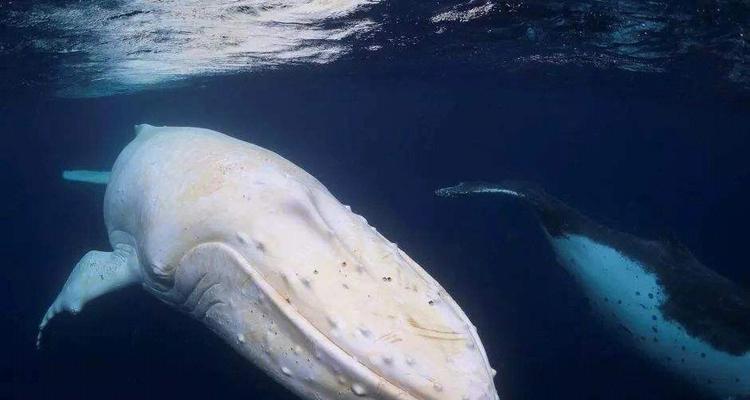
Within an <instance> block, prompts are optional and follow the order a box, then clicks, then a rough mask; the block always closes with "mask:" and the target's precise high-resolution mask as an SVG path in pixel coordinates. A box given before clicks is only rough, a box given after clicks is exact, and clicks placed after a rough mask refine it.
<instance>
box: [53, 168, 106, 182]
mask: <svg viewBox="0 0 750 400" xmlns="http://www.w3.org/2000/svg"><path fill="white" fill-rule="evenodd" d="M109 176H110V172H109V171H92V170H88V169H75V170H67V171H63V173H62V177H63V179H65V180H66V181H73V182H86V183H96V184H99V185H106V184H107V183H108V182H109Z"/></svg>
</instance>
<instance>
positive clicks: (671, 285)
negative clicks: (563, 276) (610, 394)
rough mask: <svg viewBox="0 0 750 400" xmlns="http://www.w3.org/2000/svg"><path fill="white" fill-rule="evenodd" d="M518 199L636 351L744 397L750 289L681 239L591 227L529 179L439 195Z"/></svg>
mask: <svg viewBox="0 0 750 400" xmlns="http://www.w3.org/2000/svg"><path fill="white" fill-rule="evenodd" d="M477 193H489V194H493V193H494V194H502V195H509V196H513V197H516V198H519V199H521V200H523V201H524V202H526V203H527V204H529V205H530V206H531V207H532V208H533V210H534V212H535V213H536V215H537V217H538V219H539V222H540V223H541V225H542V228H543V230H544V232H545V234H546V236H547V239H549V241H550V243H551V244H552V248H553V249H554V251H555V253H556V255H557V259H558V261H559V262H560V264H562V265H563V266H564V267H565V269H566V270H567V271H568V272H569V273H570V274H571V275H572V276H573V278H574V279H575V280H576V281H577V282H578V284H579V285H580V286H581V287H582V288H583V290H584V291H585V292H586V294H587V296H588V297H589V299H590V300H591V302H592V305H593V306H594V308H595V309H597V310H598V311H599V312H600V314H601V315H602V316H603V317H604V318H605V319H606V320H608V321H609V322H611V323H612V324H613V325H615V326H619V328H621V331H623V332H624V333H625V334H626V336H628V337H630V339H631V343H633V344H634V345H635V347H637V348H638V349H640V350H641V352H642V353H643V354H645V355H647V356H648V357H650V358H652V359H653V360H655V361H656V362H658V363H659V364H661V365H663V366H664V367H665V368H667V369H668V370H670V371H672V372H674V373H675V374H677V375H678V376H681V377H683V378H684V379H686V380H687V381H690V382H692V383H694V384H695V385H696V386H698V387H700V388H701V389H703V390H704V392H705V393H707V394H709V395H712V396H714V397H717V398H721V399H746V398H750V292H748V291H747V290H745V289H743V288H741V287H740V286H738V285H736V284H734V283H733V282H731V281H729V280H728V279H726V278H724V277H722V276H720V275H719V274H717V273H716V272H714V271H711V270H710V269H708V268H706V267H705V266H703V265H702V264H701V263H700V262H699V261H698V260H697V259H695V257H693V256H692V254H690V252H689V251H688V250H687V249H686V248H685V247H683V246H681V245H679V244H676V243H665V242H659V241H654V240H644V239H641V238H638V237H635V236H632V235H628V234H626V233H622V232H617V231H614V230H611V229H609V228H607V227H604V226H602V225H599V224H597V223H596V222H594V221H592V220H591V219H589V218H587V217H586V216H584V215H583V214H581V213H579V212H578V211H577V210H575V209H573V208H571V207H569V206H568V205H566V204H564V203H563V202H561V201H560V200H558V199H556V198H554V197H552V196H550V195H549V194H547V193H545V192H544V191H543V190H541V189H539V188H536V187H534V186H533V185H529V184H523V183H514V182H511V183H506V184H500V185H497V184H489V183H462V184H460V185H457V186H453V187H449V188H444V189H439V190H438V191H437V194H438V195H440V196H445V197H451V196H458V195H466V194H477Z"/></svg>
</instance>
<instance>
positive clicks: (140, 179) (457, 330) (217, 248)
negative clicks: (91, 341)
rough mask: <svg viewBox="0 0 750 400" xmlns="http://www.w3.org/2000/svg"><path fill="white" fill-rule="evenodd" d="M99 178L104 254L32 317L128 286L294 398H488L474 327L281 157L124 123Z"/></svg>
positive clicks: (200, 132) (490, 391)
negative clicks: (196, 326) (200, 327)
mask: <svg viewBox="0 0 750 400" xmlns="http://www.w3.org/2000/svg"><path fill="white" fill-rule="evenodd" d="M136 133H137V136H136V138H135V139H134V140H133V141H132V142H131V143H130V144H129V145H128V146H127V147H126V148H125V149H124V150H123V151H122V153H121V154H120V155H119V157H118V158H117V161H116V162H115V165H114V167H113V168H112V171H111V175H109V176H108V175H107V174H97V173H94V172H91V171H79V172H71V173H69V174H68V175H67V177H68V178H69V179H81V180H89V181H94V182H102V181H108V185H107V190H106V194H105V198H104V221H105V224H106V227H107V232H108V233H109V241H110V243H111V245H112V248H113V251H111V252H103V251H90V252H88V253H87V254H86V255H85V256H84V257H83V258H82V259H81V260H80V261H79V262H78V264H77V265H76V266H75V268H74V269H73V272H72V273H71V274H70V277H69V278H68V280H67V282H66V283H65V286H64V287H63V289H62V291H61V292H60V294H59V295H58V297H57V298H56V300H55V301H54V303H53V304H52V305H51V306H50V308H49V310H48V311H47V313H46V315H45V316H44V318H43V320H42V322H41V324H40V333H39V339H41V332H42V329H43V328H44V327H45V325H47V323H48V322H49V320H50V319H51V318H52V317H53V316H55V315H56V314H58V313H60V312H62V311H69V312H72V313H77V312H79V311H80V310H81V308H82V307H83V306H84V305H85V304H86V303H87V302H88V301H91V300H92V299H94V298H96V297H98V296H101V295H103V294H106V293H108V292H111V291H113V290H115V289H117V288H120V287H123V286H126V285H131V284H139V285H141V286H142V287H143V288H144V289H146V290H147V291H148V292H150V293H152V294H153V295H154V296H156V297H157V298H159V299H160V300H162V301H164V302H165V303H167V304H169V305H171V306H173V307H175V308H177V309H179V310H181V311H184V312H186V313H189V314H190V315H192V316H193V317H195V318H196V319H198V320H200V321H202V322H203V323H204V324H205V325H206V326H208V327H209V328H210V329H211V330H213V331H214V332H216V333H217V334H218V335H219V336H221V337H222V338H223V339H224V340H225V341H226V342H227V343H229V344H230V345H231V346H232V347H233V348H234V349H235V350H236V351H237V352H239V353H240V354H242V355H243V356H244V357H246V358H247V359H249V360H250V361H252V362H253V363H254V364H255V365H257V366H258V367H260V368H262V369H263V370H265V372H267V373H268V374H269V375H271V376H272V377H273V378H275V379H276V380H277V381H279V382H280V383H281V384H283V385H284V386H286V387H287V388H289V389H291V390H292V391H293V392H295V393H297V394H298V395H299V396H301V397H303V398H305V399H353V398H359V399H361V398H370V399H403V400H407V399H435V400H455V399H472V400H474V399H476V400H479V399H486V400H491V399H498V395H497V392H496V390H495V387H494V383H493V375H494V371H493V370H492V369H491V368H490V366H489V364H488V362H487V357H486V355H485V352H484V349H483V347H482V344H481V342H480V340H479V337H478V336H477V333H476V330H475V328H474V327H473V325H472V324H471V323H470V322H469V320H468V319H467V317H466V315H465V314H464V313H463V312H462V310H461V309H460V308H459V306H458V305H457V304H456V303H455V302H454V301H453V299H452V298H451V297H450V296H449V295H448V294H447V293H446V292H445V290H444V289H443V288H442V287H441V286H440V285H439V284H438V283H437V282H436V281H435V280H434V279H433V278H432V277H430V275H429V274H427V272H425V271H424V270H423V269H422V268H421V267H420V266H419V265H417V263H415V262H414V261H413V260H412V259H411V258H409V256H407V255H406V254H405V253H404V252H403V251H401V250H399V249H398V247H397V246H396V245H394V244H393V243H391V242H389V241H388V240H387V239H385V238H384V237H383V236H381V235H380V234H378V233H377V232H376V231H375V229H373V228H372V227H370V226H369V225H368V223H367V222H366V221H365V219H364V218H362V217H360V216H358V215H356V214H354V213H352V212H351V210H350V209H349V207H347V206H344V205H342V204H341V203H340V202H338V201H337V200H336V198H334V197H333V195H331V194H330V193H329V192H328V190H326V188H325V187H324V186H323V185H322V184H321V183H320V182H318V181H317V180H316V179H315V178H313V177H312V176H311V175H309V174H307V173H306V172H305V171H303V170H302V169H300V168H299V167H297V166H295V165H294V164H292V163H291V162H289V161H287V160H286V159H284V158H282V157H280V156H279V155H277V154H275V153H273V152H271V151H268V150H265V149H263V148H260V147H258V146H255V145H252V144H249V143H246V142H243V141H240V140H237V139H233V138H231V137H229V136H226V135H223V134H221V133H218V132H214V131H210V130H206V129H197V128H174V127H158V128H157V127H153V126H149V125H139V126H136Z"/></svg>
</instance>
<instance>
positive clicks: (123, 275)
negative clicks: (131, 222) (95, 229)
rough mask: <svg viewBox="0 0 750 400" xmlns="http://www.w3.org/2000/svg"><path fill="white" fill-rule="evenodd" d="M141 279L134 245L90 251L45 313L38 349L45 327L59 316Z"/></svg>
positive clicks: (77, 265) (78, 309)
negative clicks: (113, 249) (110, 249)
mask: <svg viewBox="0 0 750 400" xmlns="http://www.w3.org/2000/svg"><path fill="white" fill-rule="evenodd" d="M138 281H140V272H139V268H138V258H137V256H136V252H135V249H134V248H133V247H131V246H128V245H124V244H121V245H118V246H117V247H116V248H115V251H113V252H104V251H95V250H94V251H89V252H88V253H86V255H85V256H83V258H81V260H80V261H78V264H76V266H75V268H73V272H71V273H70V276H69V277H68V280H67V281H66V282H65V285H64V286H63V288H62V290H61V291H60V294H58V295H57V298H56V299H55V301H54V302H53V303H52V305H51V306H50V307H49V309H48V310H47V313H46V314H44V317H43V318H42V322H41V323H40V324H39V333H38V334H37V338H36V346H37V348H39V346H40V344H41V341H42V332H43V331H44V327H45V326H47V323H48V322H49V321H50V320H51V319H52V318H53V317H54V316H55V315H57V314H60V313H61V312H63V311H68V312H71V313H73V314H77V313H78V312H80V311H81V309H82V308H83V306H84V305H85V304H86V303H88V302H89V301H91V300H93V299H95V298H97V297H99V296H101V295H103V294H107V293H109V292H112V291H114V290H116V289H119V288H121V287H124V286H128V285H130V284H132V283H136V282H138Z"/></svg>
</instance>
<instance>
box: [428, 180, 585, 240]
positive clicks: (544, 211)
mask: <svg viewBox="0 0 750 400" xmlns="http://www.w3.org/2000/svg"><path fill="white" fill-rule="evenodd" d="M435 194H436V195H438V196H440V197H456V196H460V195H472V194H501V195H508V196H512V197H516V198H519V199H521V200H523V201H524V202H525V203H526V204H528V205H529V206H531V208H533V210H534V212H535V213H536V214H537V216H538V217H539V220H540V222H541V223H542V225H543V226H544V228H545V229H546V230H547V232H548V233H549V234H550V235H552V236H559V235H561V234H564V233H565V232H569V231H574V230H575V228H576V227H577V226H579V225H581V224H582V223H583V222H584V221H585V222H589V221H588V219H587V218H586V217H584V216H583V215H582V214H580V213H579V212H578V211H576V210H575V209H573V208H571V207H569V206H568V205H566V204H565V203H563V202H562V201H560V200H558V199H557V198H555V197H554V196H551V195H549V194H547V192H545V191H544V189H542V188H541V187H540V186H539V185H537V184H534V183H531V182H524V181H504V182H502V183H487V182H461V183H459V184H458V185H456V186H451V187H446V188H442V189H438V190H436V191H435Z"/></svg>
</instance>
